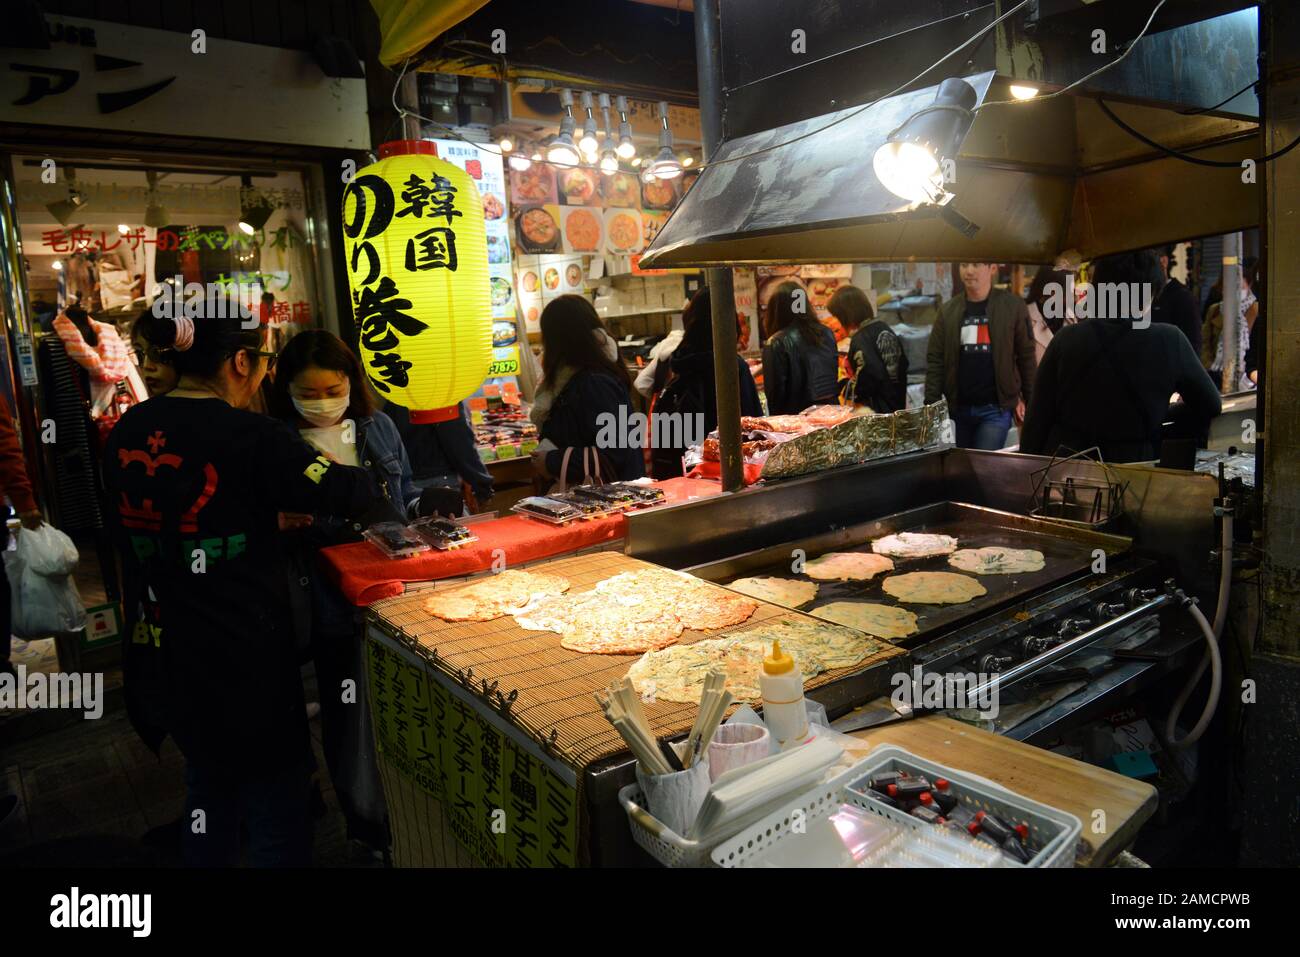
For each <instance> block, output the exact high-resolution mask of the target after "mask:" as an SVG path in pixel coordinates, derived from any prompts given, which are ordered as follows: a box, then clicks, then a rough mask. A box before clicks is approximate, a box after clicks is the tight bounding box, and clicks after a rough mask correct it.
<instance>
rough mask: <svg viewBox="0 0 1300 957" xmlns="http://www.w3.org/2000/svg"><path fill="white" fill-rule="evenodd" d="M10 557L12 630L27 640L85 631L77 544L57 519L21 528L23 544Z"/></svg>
mask: <svg viewBox="0 0 1300 957" xmlns="http://www.w3.org/2000/svg"><path fill="white" fill-rule="evenodd" d="M6 558H7V560H8V561H7V564H6V566H5V570H6V572H7V573H8V576H9V583H10V589H11V593H12V598H13V633H14V634H15V635H17V636H18V637H19V638H25V639H28V640H31V639H34V638H46V637H49V636H50V635H54V634H61V633H66V632H71V631H80V630H81V629H82V628H84V627H86V608H85V606H84V605H82V603H81V596H80V595H79V594H77V585H76V583H75V582H74V581H73V580H72V571H73V569H75V568H76V567H77V559H78V558H79V556H78V554H77V546H76V545H74V544H73V543H72V539H70V538H68V536H67V535H65V534H63V533H62V532H61V531H59V530H58V529H57V528H55V527H54V526H53V525H42V526H41V527H40V528H37V529H30V528H22V529H19V530H18V547H17V549H15V551H14V553H13V558H12V559H9V558H8V556H6Z"/></svg>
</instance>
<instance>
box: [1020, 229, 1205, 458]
mask: <svg viewBox="0 0 1300 957" xmlns="http://www.w3.org/2000/svg"><path fill="white" fill-rule="evenodd" d="M1154 268H1155V257H1154V256H1153V255H1152V254H1151V253H1150V252H1138V253H1125V254H1123V255H1118V256H1106V257H1103V258H1101V259H1099V260H1097V262H1096V264H1095V269H1094V280H1095V285H1096V287H1097V288H1098V289H1105V288H1106V287H1107V285H1108V284H1113V283H1122V284H1125V285H1128V286H1130V287H1131V286H1132V285H1134V284H1142V283H1145V282H1148V281H1150V277H1151V271H1152V270H1153V269H1154ZM1099 298H1100V297H1099ZM1175 392H1177V393H1178V394H1179V395H1180V396H1182V400H1183V405H1184V408H1183V410H1182V412H1183V415H1182V416H1181V420H1182V424H1183V426H1184V427H1185V429H1186V430H1187V431H1189V432H1191V433H1192V434H1200V433H1202V432H1204V431H1205V427H1206V426H1207V425H1208V424H1209V420H1210V419H1212V418H1213V417H1214V416H1216V415H1218V414H1219V411H1220V409H1221V404H1220V398H1219V390H1218V389H1216V388H1215V386H1214V383H1213V382H1212V381H1211V380H1210V377H1209V374H1208V373H1206V371H1205V369H1204V368H1202V366H1201V361H1200V359H1199V358H1198V357H1197V355H1196V353H1195V352H1193V351H1192V347H1191V345H1190V344H1189V343H1188V341H1187V339H1186V337H1184V336H1183V334H1182V333H1181V332H1179V331H1178V330H1177V329H1176V328H1174V327H1173V326H1172V325H1169V324H1160V323H1150V324H1148V323H1147V322H1145V321H1144V319H1143V317H1142V316H1141V315H1137V316H1123V315H1121V316H1109V317H1103V318H1096V319H1088V320H1086V321H1083V322H1080V323H1078V324H1076V325H1073V326H1066V327H1064V328H1063V329H1061V331H1060V332H1059V333H1057V334H1056V336H1055V337H1053V339H1052V342H1051V344H1050V345H1049V346H1048V347H1047V351H1046V352H1045V353H1044V354H1043V362H1042V365H1040V366H1039V369H1038V381H1037V384H1036V386H1035V388H1034V397H1033V401H1032V402H1031V403H1030V405H1029V412H1028V414H1027V415H1026V416H1025V426H1024V429H1022V430H1021V435H1020V451H1021V452H1026V453H1029V454H1031V455H1054V454H1057V453H1058V452H1063V453H1067V454H1068V453H1070V452H1081V451H1084V450H1086V449H1090V448H1092V447H1094V446H1096V447H1097V448H1098V449H1099V450H1100V452H1101V456H1102V458H1103V460H1104V461H1107V462H1144V461H1151V460H1154V459H1157V458H1159V457H1160V433H1161V427H1162V425H1163V423H1164V421H1165V419H1166V417H1167V413H1168V411H1169V399H1170V397H1171V396H1172V395H1173V394H1174V393H1175Z"/></svg>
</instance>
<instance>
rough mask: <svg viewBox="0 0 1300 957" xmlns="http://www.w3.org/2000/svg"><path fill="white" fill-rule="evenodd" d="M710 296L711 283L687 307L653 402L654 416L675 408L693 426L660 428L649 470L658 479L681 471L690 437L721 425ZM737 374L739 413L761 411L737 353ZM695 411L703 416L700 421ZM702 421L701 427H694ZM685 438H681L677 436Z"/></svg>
mask: <svg viewBox="0 0 1300 957" xmlns="http://www.w3.org/2000/svg"><path fill="white" fill-rule="evenodd" d="M711 310H712V300H711V299H710V297H709V288H708V287H707V286H705V287H703V288H702V289H700V291H699V292H697V293H696V294H695V296H694V297H693V298H692V299H691V302H690V305H688V306H687V307H686V313H685V315H684V316H683V317H682V324H683V325H684V326H685V329H686V331H685V334H684V335H683V336H682V341H681V342H680V343H679V344H678V346H677V348H676V349H674V350H673V352H672V354H671V355H670V356H669V357H668V359H667V364H668V370H669V375H670V378H669V381H668V384H667V385H666V386H665V387H664V390H663V392H662V393H661V394H660V396H659V398H658V400H657V401H656V402H655V407H654V415H655V416H656V417H658V416H661V415H665V414H668V413H673V414H676V415H678V416H680V417H681V418H680V419H679V420H678V421H679V422H681V421H684V420H686V418H687V417H691V419H690V423H691V425H692V427H691V428H685V427H676V428H674V427H662V428H660V429H659V430H658V432H657V436H658V437H659V439H660V441H658V442H656V443H655V444H654V446H653V448H652V449H651V452H650V463H651V470H652V472H653V474H654V477H655V478H657V479H666V478H676V477H677V476H680V475H681V474H682V456H683V455H684V454H685V453H686V446H687V445H688V444H692V443H690V442H688V441H686V439H687V438H688V437H689V438H693V439H694V441H695V442H699V441H701V440H702V439H703V438H704V436H706V435H708V434H709V433H710V432H712V431H713V430H714V429H716V428H717V427H718V390H717V383H716V380H715V377H714V368H713V322H712V316H711ZM735 358H736V366H737V369H736V378H737V384H738V385H739V386H740V414H741V415H749V416H761V415H762V414H763V405H762V403H761V402H760V401H759V398H758V387H757V386H756V385H754V376H753V375H752V374H751V373H750V371H749V366H748V365H747V364H746V363H745V360H744V359H742V358H741V357H740V356H739V355H737V356H736V357H735ZM695 416H699V418H698V420H697V419H695V418H694V417H695ZM697 422H698V424H699V427H698V428H697V427H695V424H696V423H697ZM677 439H681V440H682V441H681V442H677V441H674V440H677Z"/></svg>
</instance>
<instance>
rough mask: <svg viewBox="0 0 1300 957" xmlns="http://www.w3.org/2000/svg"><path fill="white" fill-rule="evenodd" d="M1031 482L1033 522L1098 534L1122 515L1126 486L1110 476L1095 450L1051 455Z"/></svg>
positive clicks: (1098, 452)
mask: <svg viewBox="0 0 1300 957" xmlns="http://www.w3.org/2000/svg"><path fill="white" fill-rule="evenodd" d="M1093 455H1095V456H1096V459H1093V458H1092V456H1093ZM1081 473H1082V474H1081ZM1032 481H1033V490H1032V491H1031V492H1030V495H1029V502H1030V508H1029V514H1030V515H1032V516H1034V517H1035V518H1045V519H1050V520H1051V521H1055V522H1061V523H1063V524H1068V525H1076V526H1080V527H1085V528H1091V529H1095V530H1100V529H1103V528H1107V527H1109V526H1110V525H1111V524H1112V523H1114V522H1115V520H1116V519H1118V518H1119V517H1120V516H1121V515H1123V514H1124V493H1125V492H1126V491H1127V490H1128V483H1127V482H1121V481H1119V480H1118V479H1117V478H1116V477H1115V476H1114V474H1113V473H1112V471H1111V469H1110V467H1109V466H1108V465H1107V464H1106V463H1105V462H1104V461H1102V460H1101V450H1100V449H1099V448H1097V447H1096V446H1094V447H1093V448H1090V449H1085V450H1084V451H1082V452H1075V453H1074V454H1073V455H1068V456H1066V457H1065V458H1057V457H1056V456H1055V455H1053V456H1052V460H1051V461H1050V462H1048V463H1047V465H1045V466H1044V467H1043V468H1041V469H1039V470H1038V471H1036V472H1034V473H1032Z"/></svg>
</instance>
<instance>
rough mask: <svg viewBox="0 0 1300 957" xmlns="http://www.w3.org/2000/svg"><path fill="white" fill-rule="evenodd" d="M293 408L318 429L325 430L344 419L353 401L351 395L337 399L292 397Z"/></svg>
mask: <svg viewBox="0 0 1300 957" xmlns="http://www.w3.org/2000/svg"><path fill="white" fill-rule="evenodd" d="M292 398H293V407H294V408H295V409H297V410H298V414H299V415H301V416H302V417H303V418H304V419H306V420H307V421H308V422H310V423H311V424H312V425H314V426H316V427H317V428H322V429H323V428H325V427H326V426H330V425H334V424H335V423H336V422H338V421H339V419H341V418H343V413H344V412H346V411H347V410H348V403H349V402H350V401H351V396H350V395H341V396H339V397H338V398H336V399H300V398H298V397H297V396H292Z"/></svg>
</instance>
